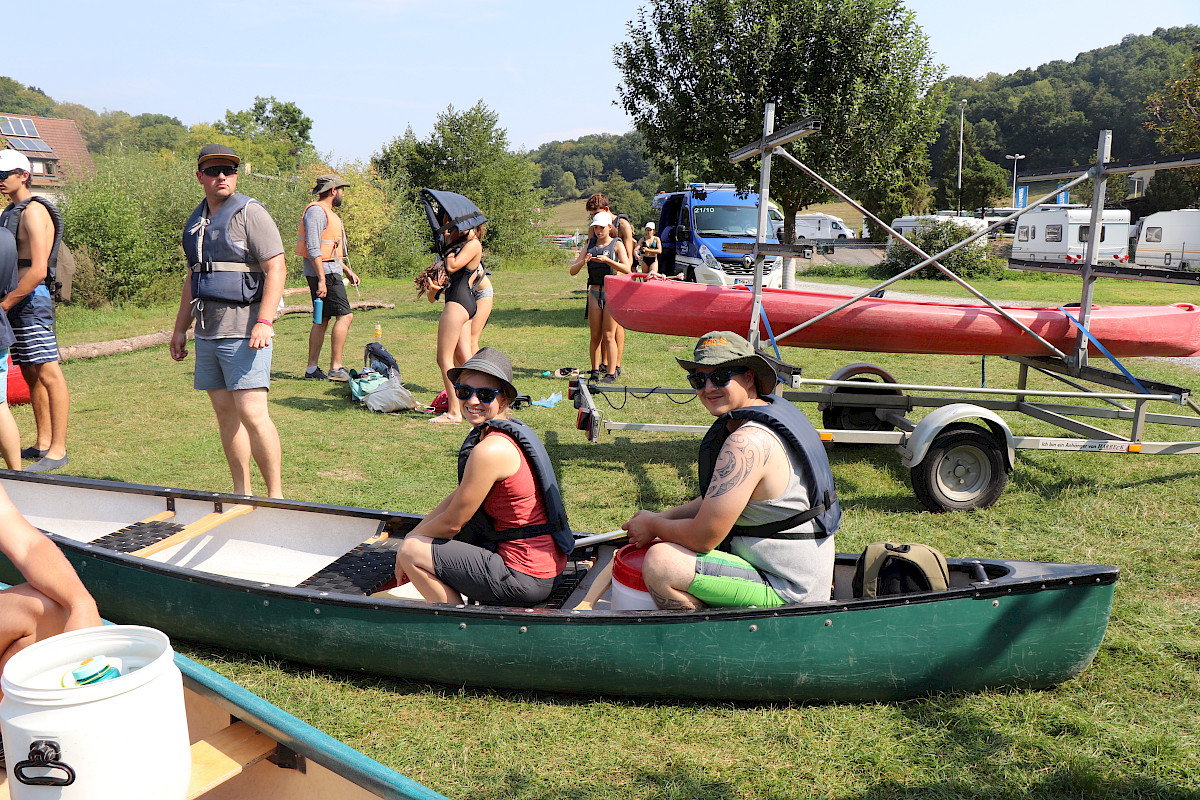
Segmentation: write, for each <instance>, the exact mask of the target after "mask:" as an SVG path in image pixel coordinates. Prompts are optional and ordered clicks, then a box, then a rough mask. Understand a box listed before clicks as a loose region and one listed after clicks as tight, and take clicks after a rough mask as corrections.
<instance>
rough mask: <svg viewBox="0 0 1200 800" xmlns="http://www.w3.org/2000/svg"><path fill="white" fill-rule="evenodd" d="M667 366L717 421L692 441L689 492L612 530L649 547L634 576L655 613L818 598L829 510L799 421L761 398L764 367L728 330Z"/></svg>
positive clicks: (804, 422)
mask: <svg viewBox="0 0 1200 800" xmlns="http://www.w3.org/2000/svg"><path fill="white" fill-rule="evenodd" d="M676 361H678V362H679V365H680V366H681V367H683V368H684V369H686V370H688V383H689V384H691V386H692V388H694V389H695V390H696V394H697V395H698V396H699V397H700V402H701V403H703V404H704V407H705V408H706V409H707V410H708V412H709V413H710V414H712V415H713V416H714V417H717V420H716V422H715V423H713V426H712V427H711V428H710V429H709V431H708V434H707V435H705V437H704V441H703V442H702V443H701V445H700V458H699V472H700V496H699V497H697V498H696V499H694V500H692V501H691V502H688V503H685V504H683V505H680V506H675V507H674V508H668V509H666V510H665V511H660V512H657V513H656V512H651V511H639V512H637V513H636V514H634V515H633V518H632V519H630V520H629V521H628V522H626V523H625V525H623V526H622V527H623V528H624V529H625V530H627V531H628V532H629V540H630V542H632V543H633V544H635V545H637V546H639V547H649V548H650V549H649V550H648V551H647V553H646V558H645V561H644V562H643V564H642V579H643V580H644V581H645V583H646V588H647V589H648V591H649V592H650V594H651V596H653V597H654V602H655V604H656V605H657V606H658V607H659V608H660V609H697V608H704V607H706V606H757V607H759V608H770V607H774V606H781V605H784V604H785V603H806V602H819V601H826V600H828V599H829V596H830V587H831V585H832V583H833V564H834V557H835V555H836V550H835V549H834V542H833V539H834V537H833V534H834V532H835V531H836V530H837V528H838V526H839V524H840V522H841V516H842V512H841V507H840V506H839V505H838V501H837V492H836V491H835V490H834V486H833V473H832V472H831V470H830V468H829V459H828V458H827V457H826V455H825V448H824V446H823V445H822V443H821V439H820V437H819V436H818V435H817V432H816V430H815V429H814V428H813V426H812V424H811V423H810V422H809V421H808V419H807V417H805V416H804V414H803V413H802V412H801V411H800V410H799V409H797V408H796V407H795V406H793V405H792V404H791V403H789V402H788V401H786V400H784V399H783V398H782V397H777V396H775V395H773V394H771V392H772V391H774V389H775V385H776V383H777V382H778V379H777V377H776V373H775V369H774V368H773V367H772V366H771V364H770V362H768V361H767V359H766V358H764V357H763V356H761V355H759V354H758V353H756V352H755V350H754V348H753V347H751V345H750V343H749V342H747V341H746V340H745V339H744V338H742V337H741V336H738V335H737V334H736V333H732V332H730V331H713V332H711V333H707V334H705V335H704V336H702V337H700V341H699V342H697V344H696V348H695V351H694V356H693V360H691V361H685V360H684V359H681V358H677V359H676Z"/></svg>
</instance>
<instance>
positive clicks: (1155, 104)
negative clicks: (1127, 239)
mask: <svg viewBox="0 0 1200 800" xmlns="http://www.w3.org/2000/svg"><path fill="white" fill-rule="evenodd" d="M1146 113H1147V114H1148V115H1149V116H1150V119H1149V121H1147V122H1146V128H1147V129H1148V130H1151V131H1153V132H1154V134H1155V136H1156V138H1157V141H1158V143H1159V145H1161V146H1162V148H1163V150H1164V151H1165V152H1167V153H1192V152H1196V151H1200V45H1197V46H1196V48H1195V49H1194V50H1193V51H1192V57H1191V59H1190V60H1189V61H1188V63H1187V68H1186V70H1185V72H1184V75H1183V77H1181V78H1180V79H1179V80H1176V81H1172V82H1170V83H1168V84H1167V86H1166V87H1165V88H1164V89H1163V90H1161V91H1158V92H1155V93H1154V94H1152V95H1150V96H1149V97H1148V98H1147V99H1146ZM1180 172H1182V177H1183V181H1182V182H1180V181H1176V180H1171V181H1168V182H1167V183H1168V184H1170V185H1171V188H1172V190H1173V191H1175V192H1176V193H1179V194H1182V195H1187V194H1188V193H1189V192H1188V191H1187V189H1186V188H1185V189H1184V190H1183V191H1182V192H1179V190H1178V189H1176V188H1175V184H1179V183H1183V184H1185V185H1186V186H1188V187H1190V188H1191V191H1190V194H1191V195H1192V200H1191V202H1189V203H1187V205H1192V204H1194V203H1195V202H1196V199H1197V198H1198V197H1200V169H1198V168H1195V167H1192V168H1189V169H1184V170H1180ZM1158 179H1159V176H1158V175H1155V176H1154V180H1153V181H1151V182H1150V183H1151V185H1154V183H1155V182H1157V181H1158ZM1165 188H1166V187H1164V189H1165ZM1147 194H1149V187H1147ZM1174 207H1175V208H1180V206H1174Z"/></svg>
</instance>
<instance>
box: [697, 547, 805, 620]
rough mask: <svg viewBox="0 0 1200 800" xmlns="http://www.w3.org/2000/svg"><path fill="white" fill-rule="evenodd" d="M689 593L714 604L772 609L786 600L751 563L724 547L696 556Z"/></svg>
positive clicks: (708, 603)
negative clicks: (723, 548)
mask: <svg viewBox="0 0 1200 800" xmlns="http://www.w3.org/2000/svg"><path fill="white" fill-rule="evenodd" d="M688 594H690V595H691V596H692V597H695V598H696V599H697V600H699V601H700V602H702V603H704V604H705V605H709V606H717V607H731V606H757V607H758V608H775V607H776V606H781V605H784V604H785V602H786V601H785V600H784V599H783V598H782V597H780V596H779V594H778V592H776V591H775V590H774V589H772V588H771V584H770V583H768V582H767V578H766V576H765V575H763V574H762V573H761V572H759V571H758V570H757V569H756V568H755V567H754V565H753V564H751V563H750V562H749V561H747V560H746V559H744V558H738V557H737V556H735V555H734V554H733V553H726V552H725V551H723V550H713V551H711V552H708V553H705V554H704V555H702V556H696V577H695V578H693V579H692V585H691V586H689V587H688Z"/></svg>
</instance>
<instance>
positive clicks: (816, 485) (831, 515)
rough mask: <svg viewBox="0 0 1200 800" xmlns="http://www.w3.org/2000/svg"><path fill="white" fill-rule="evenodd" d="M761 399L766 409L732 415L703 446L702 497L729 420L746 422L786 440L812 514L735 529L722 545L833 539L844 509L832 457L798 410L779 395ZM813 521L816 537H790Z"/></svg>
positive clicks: (712, 430)
mask: <svg viewBox="0 0 1200 800" xmlns="http://www.w3.org/2000/svg"><path fill="white" fill-rule="evenodd" d="M759 399H761V400H765V401H767V403H768V405H765V406H748V407H746V408H739V409H736V410H734V411H730V412H729V413H728V414H723V415H721V416H720V417H718V418H717V421H716V422H714V423H713V425H712V427H711V428H709V429H708V433H706V434H705V435H704V441H702V442H701V443H700V458H699V464H698V466H699V471H700V495H701V497H703V496H704V495H705V494H707V493H708V485H709V483H710V482H711V481H712V475H713V469H714V467H715V465H716V461H717V455H718V454H719V453H720V452H721V446H722V445H724V444H725V440H726V439H728V438H729V433H730V431H729V429H728V427H727V426H726V423H728V422H729V421H730V420H734V419H744V420H750V421H753V422H758V423H761V424H763V425H765V426H767V427H768V428H770V429H771V430H772V431H774V432H775V433H776V434H778V435H779V437H780V438H781V439H782V440H783V442H784V445H785V446H786V447H788V448H789V449H790V450H791V451H792V455H794V456H795V457H796V458H795V460H796V461H797V462H798V463H799V464H800V467H801V469H802V474H801V475H800V480H801V482H802V483H803V484H804V488H805V489H807V490H808V501H809V509H808V510H807V511H803V512H801V513H799V514H796V515H794V516H792V517H789V518H788V519H785V520H780V521H779V522H772V523H767V524H764V525H734V526H733V529H732V530H730V532H729V536H727V537H726V538H725V540H724V542H722V546H723V547H724V546H726V545H727V544H728V542H729V537H732V536H755V537H758V538H763V539H824V538H825V537H826V536H832V535H833V533H834V532H835V531H836V530H837V529H838V526H839V525H841V522H842V508H841V506H840V505H838V499H837V489H836V488H835V487H834V485H833V472H832V470H830V468H829V457H828V456H826V455H825V446H824V445H823V444H822V443H821V437H820V436H818V435H817V431H816V429H815V428H813V426H812V423H811V422H809V421H808V417H806V416H804V414H803V413H802V412H801V411H800V410H799V409H798V408H796V407H795V406H794V405H792V404H791V403H789V402H788V401H786V400H784V399H783V398H781V397H776V396H775V395H771V394H765V395H762V396H761V397H760V398H759ZM809 520H814V521H815V523H816V528H817V530H816V531H814V532H813V533H789V532H788V531H791V530H792V529H794V528H797V527H799V526H800V525H802V524H804V523H805V522H808V521H809Z"/></svg>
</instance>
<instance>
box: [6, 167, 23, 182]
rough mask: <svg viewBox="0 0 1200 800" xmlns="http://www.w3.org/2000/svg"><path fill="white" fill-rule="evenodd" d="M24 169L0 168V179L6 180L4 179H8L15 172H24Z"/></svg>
mask: <svg viewBox="0 0 1200 800" xmlns="http://www.w3.org/2000/svg"><path fill="white" fill-rule="evenodd" d="M24 171H25V170H21V169H5V170H0V181H6V180H8V178H9V176H10V175H16V174H18V173H21V172H24Z"/></svg>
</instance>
